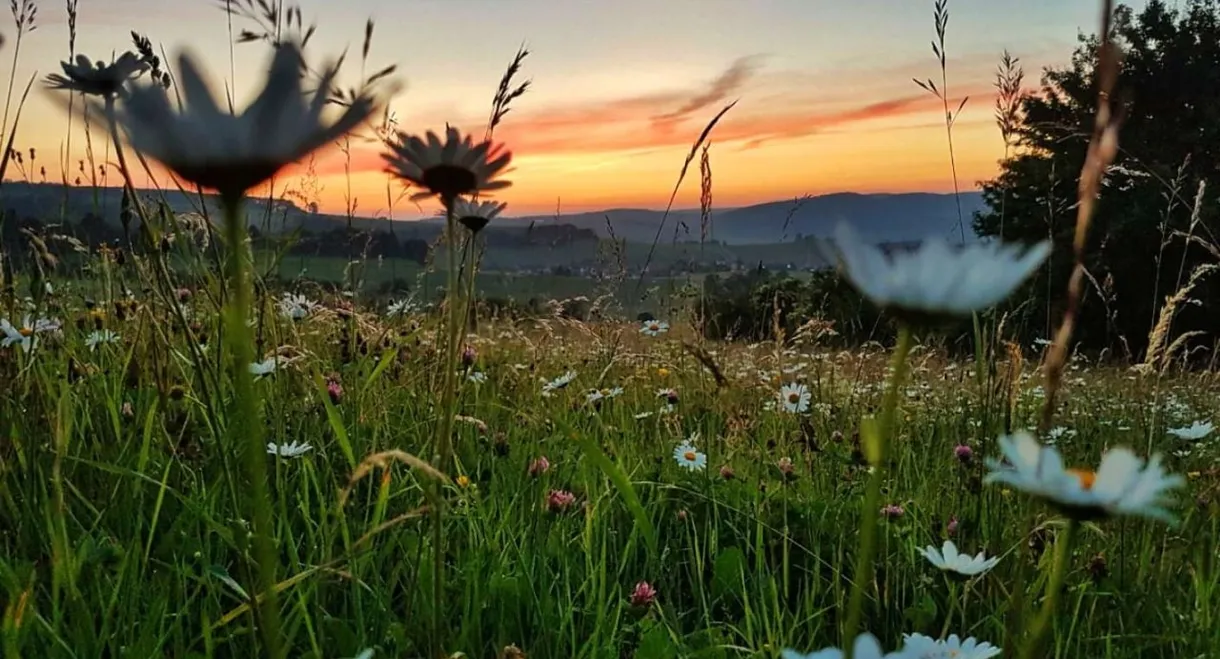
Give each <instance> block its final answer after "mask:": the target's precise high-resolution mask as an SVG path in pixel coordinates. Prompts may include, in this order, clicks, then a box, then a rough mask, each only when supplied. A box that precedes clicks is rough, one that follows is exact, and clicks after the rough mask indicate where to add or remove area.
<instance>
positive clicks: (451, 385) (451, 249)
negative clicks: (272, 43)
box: [432, 198, 463, 649]
mask: <svg viewBox="0 0 1220 659" xmlns="http://www.w3.org/2000/svg"><path fill="white" fill-rule="evenodd" d="M442 201H443V202H444V204H445V245H446V249H445V254H446V259H447V263H448V272H447V273H446V275H447V280H448V286H447V287H446V289H445V296H446V301H445V304H446V306H447V307H448V311H449V317H448V326H447V328H446V330H447V331H446V341H445V360H444V361H443V362H442V363H441V369H442V372H443V374H444V380H443V385H442V387H441V405H440V413H441V418H440V425H439V428H438V430H437V435H436V453H435V456H434V459H433V463H434V466H435V467H436V468H437V469H438V470H439V471H440V472H441V473H446V472H447V470H448V468H449V462H450V460H451V457H452V453H453V446H452V444H451V441H450V440H451V439H452V434H453V415H454V413H455V410H454V408H455V406H456V404H457V375H456V373H457V360H458V342H459V340H460V338H461V334H460V330H461V327H462V326H461V325H460V324H459V323H458V314H459V313H461V312H462V309H463V305H462V303H461V302H462V301H461V298H462V295H461V294H460V289H461V286H460V285H459V283H458V264H457V253H456V252H455V248H456V246H457V245H456V243H457V241H456V236H457V229H456V226H457V221H456V218H455V217H454V215H453V202H454V200H453V199H452V198H446V199H442ZM441 487H442V485H441V483H440V482H436V483H435V484H434V486H433V509H432V510H433V513H432V544H433V547H432V551H433V560H434V564H433V573H432V604H433V611H432V614H433V616H434V618H433V622H434V632H433V640H434V642H435V643H436V644H437V648H438V649H439V648H441V647H443V646H442V642H443V640H442V638H441V635H442V630H443V629H444V624H445V614H444V605H445V598H444V589H445V572H444V570H445V549H444V529H443V526H442V521H443V516H444V511H443V505H442V504H443V501H442V496H441V494H442V492H441Z"/></svg>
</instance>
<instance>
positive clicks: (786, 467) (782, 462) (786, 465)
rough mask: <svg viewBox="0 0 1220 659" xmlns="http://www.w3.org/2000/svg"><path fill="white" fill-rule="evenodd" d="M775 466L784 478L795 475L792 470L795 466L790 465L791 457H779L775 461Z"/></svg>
mask: <svg viewBox="0 0 1220 659" xmlns="http://www.w3.org/2000/svg"><path fill="white" fill-rule="evenodd" d="M775 466H776V467H778V468H779V473H780V474H783V476H784V478H786V479H791V478H793V477H794V476H795V474H794V471H795V469H796V468H795V467H794V466H793V465H792V458H787V457H784V458H780V459H779V461H777V462H776V463H775Z"/></svg>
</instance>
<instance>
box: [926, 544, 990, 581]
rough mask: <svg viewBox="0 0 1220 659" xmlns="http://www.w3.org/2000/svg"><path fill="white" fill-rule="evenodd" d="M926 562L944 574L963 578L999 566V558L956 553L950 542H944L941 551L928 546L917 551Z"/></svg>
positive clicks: (977, 574) (954, 546)
mask: <svg viewBox="0 0 1220 659" xmlns="http://www.w3.org/2000/svg"><path fill="white" fill-rule="evenodd" d="M919 553H920V554H923V557H924V558H926V559H928V562H929V563H931V564H932V565H935V566H936V567H937V568H938V569H940V570H943V571H945V572H955V573H957V574H960V575H961V576H963V577H977V576H979V575H981V574H983V573H985V572H987V571H989V570H991V568H993V567H995V566H996V565H998V564H999V562H1000V559H999V558H987V556H986V554H984V553H983V552H981V551H980V552H979V553H978V554H976V555H974V556H970V555H969V554H962V553H959V552H958V551H957V545H955V544H953V541H952V540H946V541H945V544H944V546H943V548H942V549H939V550H938V549H937V548H936V547H933V546H931V545H928V546H927V547H925V548H924V549H920V550H919Z"/></svg>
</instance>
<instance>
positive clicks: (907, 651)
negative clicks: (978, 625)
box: [902, 634, 1003, 659]
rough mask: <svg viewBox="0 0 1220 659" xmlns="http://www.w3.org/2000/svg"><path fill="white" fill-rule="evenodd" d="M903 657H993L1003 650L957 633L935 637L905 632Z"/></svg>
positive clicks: (938, 658) (914, 658)
mask: <svg viewBox="0 0 1220 659" xmlns="http://www.w3.org/2000/svg"><path fill="white" fill-rule="evenodd" d="M902 638H903V641H904V644H903V648H902V657H903V659H991V657H997V656H999V655H1000V654H1001V653H1002V652H1003V650H1001V649H1000V648H997V647H996V646H994V645H992V644H990V643H984V642H982V641H978V640H975V638H974V637H970V638H967V639H965V640H962V638H961V637H959V636H958V635H957V634H953V635H951V636H949V638H947V639H940V640H938V639H934V638H931V637H928V636H924V635H923V634H903V635H902Z"/></svg>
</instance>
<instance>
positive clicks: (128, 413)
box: [122, 403, 136, 419]
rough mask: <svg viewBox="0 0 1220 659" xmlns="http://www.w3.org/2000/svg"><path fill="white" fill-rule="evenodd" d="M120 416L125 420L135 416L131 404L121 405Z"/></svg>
mask: <svg viewBox="0 0 1220 659" xmlns="http://www.w3.org/2000/svg"><path fill="white" fill-rule="evenodd" d="M122 414H123V416H124V417H125V418H128V419H130V418H132V417H134V416H135V415H136V412H135V410H133V409H132V408H131V403H123V408H122Z"/></svg>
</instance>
